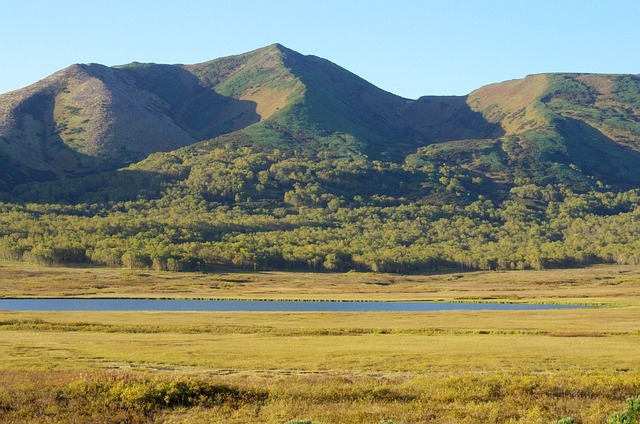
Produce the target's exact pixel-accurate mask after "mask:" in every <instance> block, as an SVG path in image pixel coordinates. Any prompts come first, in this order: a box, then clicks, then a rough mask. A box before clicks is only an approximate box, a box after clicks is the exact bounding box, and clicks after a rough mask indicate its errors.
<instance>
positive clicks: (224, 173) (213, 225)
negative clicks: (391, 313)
mask: <svg viewBox="0 0 640 424" xmlns="http://www.w3.org/2000/svg"><path fill="white" fill-rule="evenodd" d="M245 137H246V136H245V135H243V133H242V132H240V133H234V134H232V135H229V136H223V137H221V138H220V139H221V140H220V139H218V140H217V141H216V143H215V144H214V143H207V142H204V143H199V144H195V145H193V146H189V147H186V148H183V149H180V150H177V151H174V152H171V153H158V154H153V155H151V156H150V157H149V158H147V159H146V160H144V161H142V162H139V163H137V164H134V165H131V166H129V167H128V168H124V169H121V170H118V171H113V172H109V173H103V174H97V175H91V176H86V177H83V178H75V179H70V180H61V181H55V182H40V183H38V182H36V183H30V184H23V185H19V186H18V187H17V188H16V189H15V190H14V191H13V192H12V193H5V194H4V199H3V201H4V202H3V203H0V259H4V260H13V261H27V262H33V263H38V264H45V265H57V264H73V263H81V264H94V265H106V266H111V267H128V268H131V269H134V268H153V269H157V270H169V271H192V270H200V269H212V268H214V269H215V268H216V267H218V268H219V267H224V268H240V269H248V270H269V269H283V270H284V269H304V270H313V271H341V272H343V271H349V270H356V271H373V272H392V273H410V272H425V271H434V270H441V269H449V268H456V269H462V270H508V269H544V268H555V267H573V266H581V265H585V264H594V263H616V264H640V237H637V236H638V234H640V207H639V206H640V190H638V189H633V188H632V189H617V190H614V189H612V188H611V187H610V186H607V185H605V184H602V183H600V182H597V181H596V182H594V181H592V182H590V183H589V184H582V185H581V184H573V185H569V184H564V183H562V182H558V181H557V180H554V176H553V175H552V174H551V173H550V174H549V176H545V175H543V174H541V175H539V176H535V175H534V176H524V177H519V176H512V178H510V179H504V182H500V179H498V178H494V179H489V178H487V177H486V176H485V175H486V173H485V174H481V173H478V172H475V171H474V170H473V169H470V168H469V167H465V166H464V163H463V162H461V161H457V162H447V161H446V157H444V159H443V155H445V154H446V153H447V152H442V151H441V149H440V150H436V149H431V150H430V149H422V150H418V152H417V153H416V154H413V155H409V156H407V157H406V159H405V160H404V161H403V162H397V161H381V160H371V159H369V158H367V157H366V156H365V155H362V154H353V155H346V154H344V152H341V153H340V154H339V155H338V154H336V155H332V154H331V153H330V150H328V149H323V150H313V149H305V148H304V146H298V148H297V147H296V146H294V147H292V148H291V149H288V150H287V149H278V148H275V149H273V148H268V147H265V146H260V145H251V144H250V143H248V142H247V139H246V138H245ZM492 149H493V150H492ZM478 152H481V154H482V156H481V157H478V158H475V159H474V160H475V161H476V162H477V161H478V160H480V161H485V162H486V163H485V165H484V166H486V167H491V166H493V167H495V168H496V169H500V168H501V167H502V165H501V162H500V154H499V152H498V151H496V150H495V149H494V148H493V147H492V146H491V145H487V147H486V148H485V149H484V150H483V149H482V148H480V149H478ZM482 152H484V153H482ZM454 153H455V152H454ZM449 154H451V153H449ZM481 166H482V165H481ZM502 168H504V167H502ZM487 172H488V171H487ZM510 181H513V182H510Z"/></svg>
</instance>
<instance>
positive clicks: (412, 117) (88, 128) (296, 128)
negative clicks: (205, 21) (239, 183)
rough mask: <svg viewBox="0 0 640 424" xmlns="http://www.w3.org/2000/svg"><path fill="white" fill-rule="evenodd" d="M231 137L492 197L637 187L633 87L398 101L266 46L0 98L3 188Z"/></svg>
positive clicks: (118, 70) (72, 73) (610, 81)
mask: <svg viewBox="0 0 640 424" xmlns="http://www.w3.org/2000/svg"><path fill="white" fill-rule="evenodd" d="M234 133H237V134H238V135H242V137H244V138H243V140H244V141H243V145H245V146H246V145H249V146H263V147H264V148H277V149H284V150H286V151H292V152H298V153H297V154H299V153H300V152H304V153H305V154H320V155H321V156H327V155H328V156H331V157H343V158H358V157H361V158H367V160H382V161H391V162H395V163H402V162H403V161H404V160H405V158H407V157H409V158H410V160H413V161H414V162H415V161H416V160H418V161H422V162H428V163H432V164H436V165H437V164H442V163H447V164H455V165H456V166H458V167H461V168H462V169H463V170H464V172H467V173H468V174H469V175H470V176H475V177H480V176H481V177H483V178H485V179H487V181H490V182H492V183H495V184H498V185H503V186H504V188H505V189H507V188H509V187H510V186H513V185H514V182H515V181H516V179H518V181H530V182H534V183H539V184H546V183H552V184H557V183H564V184H569V185H570V186H572V187H575V188H578V189H586V188H587V187H594V186H596V185H615V186H619V187H621V188H622V187H626V188H628V187H633V186H636V185H638V184H640V171H638V169H640V168H639V165H640V155H639V153H638V152H640V77H638V76H634V75H593V74H544V75H531V76H528V77H526V78H524V79H522V80H514V81H507V82H503V83H498V84H493V85H489V86H486V87H482V88H479V89H478V90H476V91H474V92H472V93H470V94H469V95H468V96H425V97H421V98H419V99H417V100H410V99H405V98H402V97H399V96H396V95H394V94H391V93H388V92H386V91H384V90H382V89H379V88H378V87H375V86H374V85H372V84H370V83H368V82H367V81H365V80H363V79H362V78H360V77H358V76H356V75H354V74H352V73H350V72H348V71H347V70H345V69H343V68H341V67H339V66H337V65H335V64H333V63H331V62H329V61H327V60H325V59H322V58H318V57H315V56H304V55H301V54H299V53H297V52H295V51H292V50H290V49H287V48H286V47H284V46H282V45H279V44H273V45H271V46H267V47H264V48H261V49H258V50H255V51H252V52H249V53H245V54H241V55H237V56H230V57H225V58H220V59H215V60H212V61H209V62H205V63H201V64H196V65H159V64H142V63H137V62H134V63H131V64H128V65H124V66H118V67H105V66H102V65H97V64H89V65H72V66H70V67H69V68H66V69H64V70H62V71H59V72H57V73H55V74H53V75H51V76H49V77H47V78H45V79H43V80H42V81H39V82H37V83H35V84H33V85H31V86H28V87H26V88H24V89H21V90H17V91H13V92H10V93H6V94H3V95H0V165H2V167H1V168H2V170H3V171H2V174H3V175H2V180H1V181H2V186H3V187H4V188H5V189H11V188H13V187H15V186H17V185H19V184H21V183H25V182H30V181H47V180H56V179H68V178H76V177H79V176H82V175H88V174H95V173H100V172H104V171H111V170H115V169H117V168H120V167H123V166H127V165H129V164H132V163H135V162H138V161H140V160H143V159H144V158H146V157H147V156H149V155H150V154H152V153H155V152H170V151H174V150H176V149H179V148H181V147H184V146H189V145H193V144H195V143H197V142H201V141H206V140H215V139H216V137H220V136H222V135H225V134H234ZM225 140H227V141H225V142H227V143H228V140H229V139H228V138H227V139H225ZM211 145H213V146H215V145H217V143H216V142H213V144H211ZM496 187H497V186H496Z"/></svg>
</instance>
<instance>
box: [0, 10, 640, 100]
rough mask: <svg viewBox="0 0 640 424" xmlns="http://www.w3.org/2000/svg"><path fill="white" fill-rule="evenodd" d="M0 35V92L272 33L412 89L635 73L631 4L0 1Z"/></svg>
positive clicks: (224, 48)
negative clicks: (71, 71) (82, 69)
mask: <svg viewBox="0 0 640 424" xmlns="http://www.w3.org/2000/svg"><path fill="white" fill-rule="evenodd" d="M0 39H1V40H2V45H1V47H0V63H1V65H0V93H4V92H7V91H11V90H14V89H17V88H20V87H23V86H26V85H28V84H30V83H33V82H35V81H37V80H39V79H41V78H44V77H45V76H47V75H49V74H51V73H53V72H55V71H57V70H59V69H62V68H65V67H67V66H69V65H71V64H73V63H89V62H96V63H102V64H105V65H120V64H124V63H129V62H132V61H139V62H156V63H187V64H191V63H199V62H204V61H207V60H210V59H214V58H218V57H222V56H228V55H232V54H238V53H243V52H246V51H250V50H253V49H256V48H259V47H263V46H266V45H269V44H272V43H275V42H278V43H281V44H283V45H285V46H287V47H289V48H291V49H293V50H296V51H298V52H300V53H303V54H313V55H316V56H321V57H324V58H326V59H329V60H331V61H332V62H335V63H337V64H338V65H340V66H342V67H344V68H346V69H348V70H350V71H352V72H354V73H356V74H358V75H360V76H361V77H363V78H365V79H366V80H368V81H370V82H372V83H373V84H375V85H377V86H378V87H380V88H383V89H385V90H387V91H390V92H393V93H395V94H399V95H401V96H404V97H408V98H417V97H419V96H422V95H429V94H432V95H435V94H456V95H460V94H467V93H469V92H470V91H472V90H474V89H476V88H479V87H481V86H483V85H486V84H490V83H493V82H500V81H504V80H509V79H515V78H522V77H524V76H526V75H527V74H532V73H540V72H597V73H633V74H637V73H640V1H638V0H601V1H595V0H538V1H530V0H387V1H381V0H228V1H226V0H224V1H223V0H208V1H207V0H174V1H168V0H20V1H9V0H7V1H4V2H3V5H2V7H1V8H0Z"/></svg>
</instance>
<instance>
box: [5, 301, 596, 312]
mask: <svg viewBox="0 0 640 424" xmlns="http://www.w3.org/2000/svg"><path fill="white" fill-rule="evenodd" d="M582 307H584V306H575V305H544V304H522V303H520V304H516V303H454V302H350V301H344V302H342V301H340V302H332V301H307V302H305V301H282V300H272V301H267V300H168V299H68V298H65V299H0V310H8V311H173V312H178V311H222V312H233V311H246V312H373V311H376V312H378V311H379V312H429V311H497V310H500V311H505V310H511V311H513V310H516V311H531V310H547V309H574V308H582Z"/></svg>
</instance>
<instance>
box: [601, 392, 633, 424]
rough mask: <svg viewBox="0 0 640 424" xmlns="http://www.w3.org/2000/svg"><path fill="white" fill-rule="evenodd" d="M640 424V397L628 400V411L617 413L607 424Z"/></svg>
mask: <svg viewBox="0 0 640 424" xmlns="http://www.w3.org/2000/svg"><path fill="white" fill-rule="evenodd" d="M636 423H640V396H638V397H637V398H629V399H627V409H626V410H624V411H622V412H616V413H614V414H613V415H611V416H610V417H609V419H608V420H607V424H636Z"/></svg>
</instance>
